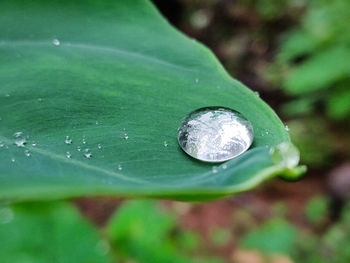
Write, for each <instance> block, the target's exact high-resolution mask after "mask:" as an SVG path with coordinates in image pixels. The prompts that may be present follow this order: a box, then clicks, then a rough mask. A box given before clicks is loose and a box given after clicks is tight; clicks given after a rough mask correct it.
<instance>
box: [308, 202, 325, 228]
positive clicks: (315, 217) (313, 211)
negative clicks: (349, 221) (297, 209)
mask: <svg viewBox="0 0 350 263" xmlns="http://www.w3.org/2000/svg"><path fill="white" fill-rule="evenodd" d="M328 206H329V200H328V198H327V197H326V196H315V197H313V198H312V199H311V200H310V201H309V202H308V203H307V204H306V207H305V216H306V218H307V220H308V221H309V222H310V223H312V224H314V225H319V224H321V223H322V221H323V220H324V219H325V218H326V216H327V214H328Z"/></svg>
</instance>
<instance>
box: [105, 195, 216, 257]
mask: <svg viewBox="0 0 350 263" xmlns="http://www.w3.org/2000/svg"><path fill="white" fill-rule="evenodd" d="M158 204H159V203H158V202H156V201H151V200H144V201H129V202H126V203H125V204H123V205H122V206H121V207H120V208H119V209H118V210H117V212H116V213H115V215H114V216H113V217H112V218H111V219H110V221H109V223H108V226H107V233H108V236H109V237H110V239H111V240H112V243H113V246H114V247H115V248H116V254H117V255H118V257H119V258H120V260H122V261H123V262H124V261H125V262H129V261H130V260H132V261H136V262H149V263H152V262H169V263H170V262H174V263H175V262H176V263H181V262H198V263H209V262H212V263H214V262H215V263H216V262H221V261H220V260H219V259H218V258H210V257H205V258H203V257H199V256H196V255H191V257H190V256H189V254H191V252H192V251H194V250H199V249H200V244H199V240H200V239H199V237H198V236H197V235H196V234H195V233H192V232H190V231H182V230H180V229H179V228H178V227H177V225H176V220H175V219H176V217H175V215H174V214H171V213H169V212H165V211H164V210H162V209H161V207H159V206H158Z"/></svg>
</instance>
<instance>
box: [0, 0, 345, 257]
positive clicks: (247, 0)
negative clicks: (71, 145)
mask: <svg viewBox="0 0 350 263" xmlns="http://www.w3.org/2000/svg"><path fill="white" fill-rule="evenodd" d="M154 3H155V4H156V5H157V6H158V8H159V10H160V11H161V12H162V13H163V14H164V15H165V16H166V17H167V18H168V20H169V21H170V22H171V23H172V24H173V25H174V26H175V27H177V28H178V29H179V30H181V31H182V32H184V33H185V34H187V35H189V36H190V37H193V38H196V39H198V40H199V41H201V42H203V43H204V44H205V45H207V46H208V47H209V48H210V49H211V50H212V51H213V52H214V53H215V54H216V55H217V57H218V58H219V59H220V61H221V62H222V63H223V64H224V66H225V68H226V69H227V70H228V71H229V73H230V74H231V75H232V76H234V77H235V78H237V79H239V80H240V81H242V82H243V83H245V84H246V85H247V86H249V87H250V88H251V89H253V90H255V91H256V92H258V93H259V95H260V96H261V97H262V98H263V99H264V100H265V101H266V102H267V103H268V104H270V105H271V106H272V107H273V108H274V109H275V110H276V112H277V113H278V114H279V115H280V117H281V118H282V120H284V121H285V122H286V125H288V127H289V131H290V134H291V136H292V139H293V141H294V142H295V144H296V145H297V146H298V148H299V149H300V150H301V157H302V163H304V164H306V165H307V166H308V169H309V170H308V173H307V175H306V177H304V178H303V179H302V180H300V181H298V182H294V183H290V182H284V181H283V180H281V179H275V180H273V181H271V182H268V183H265V184H264V185H262V186H260V187H259V188H258V189H255V190H252V191H250V192H248V193H243V194H241V195H239V196H235V197H231V198H228V199H225V200H219V201H215V202H210V203H181V202H173V201H154V200H121V199H117V198H83V199H79V200H71V201H69V202H47V203H30V204H16V205H10V204H1V205H0V242H1V246H0V262H4V263H7V262H9V263H17V262H18V263H31V262H33V263H34V262H35V263H36V262H39V263H40V262H59V263H61V262H84V263H85V262H86V263H88V262H91V263H94V262H96V263H99V262H106V263H107V262H125V263H137V262H140V263H143V262H146V263H148V262H150V263H153V262H180V263H181V262H199V263H200V262H233V263H270V262H271V263H291V262H298V263H314V262H321V263H323V262H334V263H348V262H350V249H349V248H350V225H349V224H348V222H349V221H350V202H349V201H348V199H349V192H350V161H349V155H350V135H349V132H350V1H349V0H332V1H329V0H310V1H306V0H271V1H266V0H221V1H219V0H201V1H199V0H197V1H195V0H177V1H175V0H173V1H161V0H158V1H154Z"/></svg>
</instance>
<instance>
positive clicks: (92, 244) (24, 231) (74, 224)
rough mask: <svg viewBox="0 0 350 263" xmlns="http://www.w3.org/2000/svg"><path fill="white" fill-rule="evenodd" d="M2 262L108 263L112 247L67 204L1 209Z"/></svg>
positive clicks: (3, 207)
mask: <svg viewBox="0 0 350 263" xmlns="http://www.w3.org/2000/svg"><path fill="white" fill-rule="evenodd" d="M0 243H1V246H0V261H1V262H4V263H7V262H9V263H23V262H25V263H47V262H57V263H71V262H75V263H89V262H91V263H107V262H111V260H110V258H111V257H110V254H109V253H108V250H109V249H108V243H106V241H104V240H103V239H101V237H100V236H99V234H98V232H97V230H96V229H95V228H94V227H93V226H92V225H91V224H90V223H89V222H87V220H86V219H84V218H83V217H82V216H81V215H80V214H79V212H78V211H77V210H76V209H75V207H73V206H71V205H69V204H67V203H63V202H62V203H61V202H60V203H52V202H47V203H46V202H42V203H33V204H29V203H28V204H21V205H13V206H2V207H0Z"/></svg>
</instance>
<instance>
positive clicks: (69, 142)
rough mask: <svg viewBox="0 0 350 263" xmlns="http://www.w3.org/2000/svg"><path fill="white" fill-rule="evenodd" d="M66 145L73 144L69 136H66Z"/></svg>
mask: <svg viewBox="0 0 350 263" xmlns="http://www.w3.org/2000/svg"><path fill="white" fill-rule="evenodd" d="M64 142H65V143H66V144H72V142H73V141H72V139H71V138H69V136H66V140H65V141H64Z"/></svg>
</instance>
